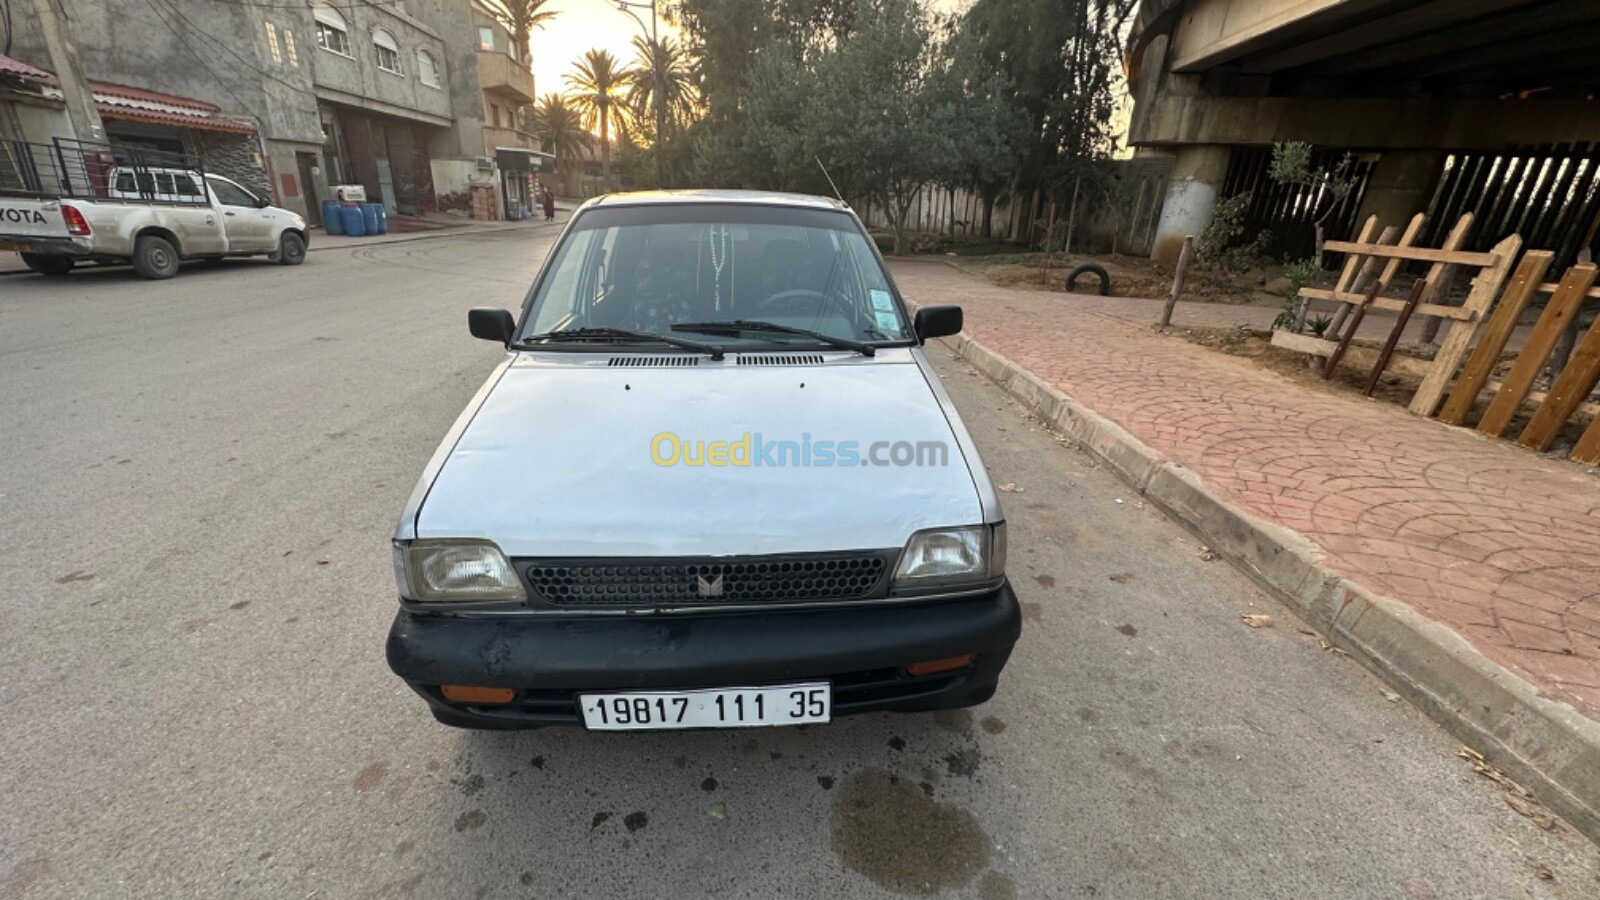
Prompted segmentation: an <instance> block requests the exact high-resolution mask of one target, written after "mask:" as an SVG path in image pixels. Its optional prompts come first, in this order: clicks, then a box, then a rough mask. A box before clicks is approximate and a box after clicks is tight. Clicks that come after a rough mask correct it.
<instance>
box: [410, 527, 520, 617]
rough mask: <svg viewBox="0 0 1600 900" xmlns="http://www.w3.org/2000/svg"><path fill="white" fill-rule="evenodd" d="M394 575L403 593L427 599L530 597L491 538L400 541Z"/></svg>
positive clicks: (421, 599)
mask: <svg viewBox="0 0 1600 900" xmlns="http://www.w3.org/2000/svg"><path fill="white" fill-rule="evenodd" d="M394 578H395V582H396V583H397V584H398V585H399V588H400V596H402V597H404V598H406V599H408V600H420V601H423V602H426V603H437V602H441V601H451V600H456V601H462V600H465V601H471V600H524V599H527V594H526V592H524V591H523V590H522V582H520V581H518V580H517V573H515V572H513V571H511V563H510V562H508V561H507V560H506V556H505V554H504V553H501V552H500V548H499V547H496V546H495V545H494V544H493V543H492V542H490V541H478V540H444V541H412V542H410V543H399V542H397V543H396V544H395V545H394Z"/></svg>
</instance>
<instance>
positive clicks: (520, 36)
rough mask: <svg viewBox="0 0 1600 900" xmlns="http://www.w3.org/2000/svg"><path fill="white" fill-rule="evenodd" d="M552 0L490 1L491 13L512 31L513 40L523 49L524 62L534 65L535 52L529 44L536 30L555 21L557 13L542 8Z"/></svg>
mask: <svg viewBox="0 0 1600 900" xmlns="http://www.w3.org/2000/svg"><path fill="white" fill-rule="evenodd" d="M548 3H550V0H489V11H490V12H492V13H493V14H494V17H495V18H496V19H497V20H499V22H500V24H501V25H504V26H505V27H506V28H507V29H509V30H510V31H511V40H512V41H513V42H514V43H515V44H516V45H517V46H518V47H519V48H521V49H522V61H523V63H525V64H532V62H533V52H532V49H531V48H530V46H529V44H530V41H531V39H532V37H533V31H534V29H536V28H543V27H544V23H546V22H548V21H550V20H551V19H554V18H555V17H556V12H555V11H553V10H545V9H541V8H540V7H543V6H545V5H546V4H548Z"/></svg>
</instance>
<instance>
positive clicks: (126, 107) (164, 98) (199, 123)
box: [89, 81, 256, 134]
mask: <svg viewBox="0 0 1600 900" xmlns="http://www.w3.org/2000/svg"><path fill="white" fill-rule="evenodd" d="M89 90H90V91H92V92H93V93H94V103H95V106H96V107H98V108H99V110H100V117H101V118H104V119H126V120H131V121H135V122H150V123H153V124H156V125H171V126H174V127H177V128H198V129H201V130H203V131H228V132H232V133H234V134H254V133H255V131H256V126H255V123H254V122H251V121H248V120H245V119H238V118H233V117H230V116H225V115H223V114H222V107H220V106H217V105H216V104H214V103H207V102H205V101H204V100H195V99H193V98H190V97H179V96H177V95H174V94H163V93H160V92H159V91H151V90H146V89H144V88H137V87H130V86H128V85H125V84H112V83H110V82H105V81H91V82H89Z"/></svg>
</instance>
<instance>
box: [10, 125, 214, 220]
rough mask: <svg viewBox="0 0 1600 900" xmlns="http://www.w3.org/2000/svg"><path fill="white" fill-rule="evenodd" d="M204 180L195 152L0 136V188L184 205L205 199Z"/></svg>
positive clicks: (21, 193)
mask: <svg viewBox="0 0 1600 900" xmlns="http://www.w3.org/2000/svg"><path fill="white" fill-rule="evenodd" d="M179 176H187V177H179ZM204 185H205V171H204V169H203V167H202V166H201V165H200V160H199V158H197V157H195V156H193V155H191V154H187V153H172V152H169V151H163V150H151V149H149V148H145V147H130V146H126V145H123V144H104V143H95V142H90V141H77V140H72V139H70V138H56V139H54V140H52V141H51V142H50V143H32V142H27V141H0V194H8V195H12V196H24V197H37V198H42V199H51V200H53V199H57V198H65V197H70V198H77V199H85V200H126V201H129V202H140V203H164V204H173V205H187V204H204V203H207V202H208V201H207V198H206V192H205V190H204Z"/></svg>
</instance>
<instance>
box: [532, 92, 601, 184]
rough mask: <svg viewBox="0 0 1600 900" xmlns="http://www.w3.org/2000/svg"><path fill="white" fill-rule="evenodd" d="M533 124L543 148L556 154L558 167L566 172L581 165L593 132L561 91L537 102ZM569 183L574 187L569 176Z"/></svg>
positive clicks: (563, 172)
mask: <svg viewBox="0 0 1600 900" xmlns="http://www.w3.org/2000/svg"><path fill="white" fill-rule="evenodd" d="M533 127H534V130H535V131H536V132H537V133H538V135H539V144H540V149H542V150H543V151H544V152H545V153H549V154H552V155H554V156H555V158H556V170H557V171H559V172H561V173H562V174H563V175H566V174H568V173H571V172H573V171H575V170H576V169H577V168H578V165H579V161H580V160H581V159H582V157H583V151H584V149H585V148H587V147H588V146H589V142H590V140H591V135H590V134H589V132H588V131H587V130H586V129H585V128H584V127H583V117H582V116H580V115H579V114H578V111H577V110H575V109H573V108H572V107H570V106H568V105H567V101H566V100H565V99H564V98H563V97H562V96H561V95H560V94H556V93H549V94H545V95H544V97H543V98H541V99H540V100H539V102H538V104H537V105H535V106H534V108H533ZM566 187H567V188H568V190H569V191H570V190H571V187H572V186H571V183H570V180H567V183H566Z"/></svg>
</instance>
